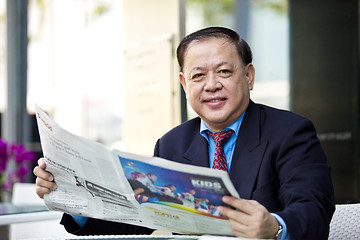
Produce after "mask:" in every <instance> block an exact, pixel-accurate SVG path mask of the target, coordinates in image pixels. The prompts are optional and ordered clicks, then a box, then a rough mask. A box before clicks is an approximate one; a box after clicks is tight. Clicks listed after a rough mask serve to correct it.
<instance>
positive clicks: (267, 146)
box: [34, 27, 335, 239]
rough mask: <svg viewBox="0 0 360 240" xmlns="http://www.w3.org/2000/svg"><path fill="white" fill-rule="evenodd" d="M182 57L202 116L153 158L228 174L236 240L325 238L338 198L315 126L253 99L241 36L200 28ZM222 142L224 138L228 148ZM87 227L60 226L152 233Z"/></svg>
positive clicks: (183, 77) (41, 184) (187, 86)
mask: <svg viewBox="0 0 360 240" xmlns="http://www.w3.org/2000/svg"><path fill="white" fill-rule="evenodd" d="M177 54H178V61H179V65H180V68H181V72H180V74H179V78H180V82H181V84H182V86H183V88H184V90H185V92H186V97H187V100H188V101H189V103H190V105H191V106H192V108H193V109H194V110H195V112H196V113H197V114H198V115H199V118H195V119H192V120H189V121H187V122H185V123H183V124H181V125H180V126H178V127H175V128H174V129H172V130H171V131H169V132H168V133H167V134H165V135H164V136H163V137H162V138H160V139H159V140H158V141H157V143H156V146H155V150H154V155H155V156H159V157H162V158H165V159H169V160H172V161H176V162H181V163H185V164H191V165H197V166H204V167H213V166H214V167H216V168H220V169H224V170H227V171H228V172H229V175H230V178H231V180H232V182H233V184H234V186H235V188H236V190H237V191H238V193H239V195H240V197H241V198H240V199H238V198H234V197H229V196H227V197H224V198H223V201H224V202H225V203H227V204H228V205H230V206H232V207H233V209H230V208H226V207H219V208H218V210H219V212H220V213H221V214H222V215H225V216H227V217H228V218H229V219H230V224H231V228H232V231H233V233H234V235H235V236H238V237H247V238H267V239H269V238H278V239H286V238H291V239H327V237H328V232H329V223H330V221H331V217H332V214H333V212H334V209H335V204H334V193H333V186H332V181H331V176H330V168H329V166H328V165H327V164H326V158H325V155H324V153H323V150H322V148H321V146H320V143H319V140H318V138H317V136H316V131H315V129H314V126H313V124H312V123H311V122H310V121H309V120H308V119H306V118H304V117H301V116H298V115H296V114H294V113H291V112H288V111H283V110H277V109H274V108H270V107H267V106H264V105H259V104H255V103H253V102H252V101H251V100H250V91H251V90H252V89H253V86H254V80H255V69H254V66H253V65H252V63H251V62H252V54H251V50H250V48H249V46H248V44H247V43H246V42H245V41H244V40H242V39H241V38H240V37H239V36H238V34H237V33H236V32H234V31H232V30H230V29H226V28H219V27H211V28H206V29H202V30H199V31H197V32H195V33H192V34H190V35H188V36H187V37H185V38H184V39H183V40H182V42H181V43H180V45H179V47H178V49H177ZM224 131H226V137H222V136H223V135H224V134H223V135H222V133H223V132H224ZM214 135H216V136H217V137H218V138H215V137H214ZM220 136H221V137H220ZM219 138H226V140H224V141H225V143H221V144H220V143H219V142H218V139H219ZM224 144H225V145H224ZM224 160H226V161H224ZM44 168H45V165H44V161H43V159H40V160H39V167H36V168H35V169H34V173H35V175H36V176H38V178H37V190H36V191H37V194H38V195H39V196H40V197H42V196H43V194H45V193H48V192H49V191H50V190H51V189H52V188H54V187H56V184H55V183H52V182H51V180H53V179H52V176H51V174H50V173H48V172H46V171H45V170H44ZM74 219H75V221H77V222H79V224H77V223H75V221H74ZM84 222H85V223H84ZM84 222H82V223H81V220H80V221H78V220H77V216H70V215H66V214H65V215H64V217H63V220H62V223H63V224H64V225H65V227H66V228H67V229H68V231H70V232H73V233H77V234H106V233H109V234H119V233H122V234H131V233H149V232H151V230H150V229H146V228H142V227H136V226H130V225H126V224H118V223H109V222H105V221H101V220H96V219H90V218H89V219H85V221H84ZM110 225H111V226H110ZM80 226H81V227H80ZM95 228H96V229H95ZM109 228H110V229H109ZM114 229H117V230H116V231H115V230H114ZM95 230H96V231H95ZM111 230H112V231H111Z"/></svg>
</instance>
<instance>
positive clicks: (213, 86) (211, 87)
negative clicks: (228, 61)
mask: <svg viewBox="0 0 360 240" xmlns="http://www.w3.org/2000/svg"><path fill="white" fill-rule="evenodd" d="M221 88H222V85H221V82H220V79H219V77H218V76H216V74H214V73H209V74H208V75H207V78H206V82H205V86H204V90H205V91H212V92H213V91H216V90H218V89H221Z"/></svg>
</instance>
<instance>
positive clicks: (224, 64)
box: [190, 62, 234, 72]
mask: <svg viewBox="0 0 360 240" xmlns="http://www.w3.org/2000/svg"><path fill="white" fill-rule="evenodd" d="M222 66H228V67H233V66H234V65H233V64H232V63H231V62H220V63H218V64H216V65H215V68H219V67H222ZM205 69H206V67H199V66H197V67H193V68H192V69H190V72H193V71H203V70H205Z"/></svg>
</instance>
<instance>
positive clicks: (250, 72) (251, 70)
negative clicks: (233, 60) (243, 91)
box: [245, 63, 255, 90]
mask: <svg viewBox="0 0 360 240" xmlns="http://www.w3.org/2000/svg"><path fill="white" fill-rule="evenodd" d="M245 71H246V79H247V82H248V85H249V90H253V88H254V83H255V67H254V65H252V63H249V64H248V65H246V67H245Z"/></svg>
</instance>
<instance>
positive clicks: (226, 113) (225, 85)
mask: <svg viewBox="0 0 360 240" xmlns="http://www.w3.org/2000/svg"><path fill="white" fill-rule="evenodd" d="M179 77H180V82H181V84H182V86H183V88H184V91H185V92H186V98H187V100H188V101H189V103H190V105H191V107H192V108H193V109H194V111H195V112H196V113H197V114H198V115H199V116H200V117H201V118H202V119H203V121H204V122H205V123H206V125H207V126H208V127H209V128H210V129H211V130H213V131H216V132H218V131H221V130H222V129H224V128H225V127H227V126H229V125H231V124H232V123H233V122H235V121H236V120H237V119H238V118H239V117H240V116H241V114H242V113H243V112H244V111H245V110H246V108H247V106H248V104H249V99H250V90H252V88H253V86H254V77H255V69H254V67H253V65H252V64H248V65H247V66H244V64H243V62H242V61H241V59H240V57H239V55H238V54H237V51H236V48H235V46H234V45H233V44H231V43H230V42H229V41H228V40H227V39H225V38H210V39H207V40H202V41H194V42H192V43H190V45H189V46H188V49H187V50H186V53H185V61H184V67H183V72H181V73H180V74H179Z"/></svg>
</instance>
